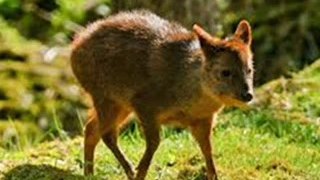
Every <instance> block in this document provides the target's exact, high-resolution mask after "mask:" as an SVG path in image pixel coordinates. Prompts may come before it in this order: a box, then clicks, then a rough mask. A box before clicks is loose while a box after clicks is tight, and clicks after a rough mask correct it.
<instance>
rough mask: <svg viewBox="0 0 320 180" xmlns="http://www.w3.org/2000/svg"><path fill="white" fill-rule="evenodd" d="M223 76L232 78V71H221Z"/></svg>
mask: <svg viewBox="0 0 320 180" xmlns="http://www.w3.org/2000/svg"><path fill="white" fill-rule="evenodd" d="M221 76H222V77H225V78H227V77H230V76H231V71H229V70H223V71H221Z"/></svg>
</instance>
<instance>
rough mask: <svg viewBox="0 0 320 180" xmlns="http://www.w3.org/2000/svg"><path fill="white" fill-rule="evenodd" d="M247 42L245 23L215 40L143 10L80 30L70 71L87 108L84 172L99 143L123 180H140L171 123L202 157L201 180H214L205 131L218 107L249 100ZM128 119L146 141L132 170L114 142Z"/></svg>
mask: <svg viewBox="0 0 320 180" xmlns="http://www.w3.org/2000/svg"><path fill="white" fill-rule="evenodd" d="M251 41H252V37H251V28H250V25H249V23H248V22H247V21H245V20H243V21H241V22H240V23H239V25H238V27H237V29H236V31H235V33H234V35H233V36H232V37H231V38H228V39H220V38H217V37H214V36H211V35H210V34H209V33H207V32H206V31H205V30H203V29H202V28H201V27H200V26H198V25H194V26H193V30H192V31H188V30H187V29H185V28H184V27H182V26H181V25H179V24H177V23H174V22H169V21H167V20H164V19H162V18H160V17H159V16H157V15H155V14H153V13H151V12H149V11H145V10H137V11H130V12H120V13H118V14H116V15H112V16H110V17H108V18H106V19H103V20H99V21H96V22H94V23H92V24H91V25H89V26H88V27H87V28H86V29H85V30H83V31H82V32H79V33H78V34H77V35H76V37H75V39H74V41H73V44H72V54H71V66H72V70H73V72H74V75H75V76H76V78H77V80H78V81H79V83H80V85H81V86H82V87H83V88H84V90H85V91H86V92H87V93H88V94H89V95H90V97H91V99H92V102H93V108H92V109H91V112H92V113H91V116H90V118H89V120H88V122H87V124H86V127H85V137H84V148H85V150H84V160H85V168H84V174H85V175H89V174H93V161H94V151H95V147H96V145H97V143H98V141H99V140H100V139H102V140H103V142H104V143H105V144H106V146H107V147H108V148H109V149H110V150H111V151H112V153H113V154H114V156H115V157H116V158H117V160H118V161H119V163H120V164H121V166H122V167H123V168H124V171H125V173H126V175H127V177H128V179H135V180H143V179H145V177H146V175H147V171H148V168H149V165H150V164H151V161H152V157H153V155H154V153H155V151H156V149H157V147H158V146H159V143H160V134H159V132H160V126H161V125H163V124H175V125H178V126H180V127H183V128H188V129H190V131H191V133H192V135H193V137H194V138H195V140H196V141H197V142H198V144H199V146H200V149H201V151H202V154H203V156H204V159H205V162H206V167H207V171H206V173H207V174H206V175H207V179H209V180H213V179H218V176H217V172H216V168H215V165H214V161H213V158H212V149H211V142H210V138H211V132H212V127H213V123H214V119H215V118H216V116H217V114H218V113H219V112H220V111H221V110H222V109H223V107H225V106H240V105H242V104H245V103H247V102H249V101H251V99H252V98H253V65H252V53H251V48H250V47H251ZM131 113H134V114H135V115H136V116H137V117H138V119H139V123H140V124H141V126H142V129H143V132H144V134H145V140H146V149H145V152H144V154H143V157H142V159H141V161H140V162H139V164H138V166H137V168H136V169H134V168H133V166H132V165H131V163H130V162H129V160H128V159H127V158H126V156H125V155H124V154H123V153H122V151H121V149H120V148H119V146H118V143H117V139H118V136H119V133H120V130H121V128H122V127H124V126H125V125H126V124H127V123H128V122H129V121H130V119H131V118H128V116H129V115H130V114H131Z"/></svg>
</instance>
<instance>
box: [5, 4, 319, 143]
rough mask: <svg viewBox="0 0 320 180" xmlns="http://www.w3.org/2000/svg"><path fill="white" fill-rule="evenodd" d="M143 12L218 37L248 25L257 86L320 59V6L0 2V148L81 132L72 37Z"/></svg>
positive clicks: (82, 115) (81, 102) (79, 92)
mask: <svg viewBox="0 0 320 180" xmlns="http://www.w3.org/2000/svg"><path fill="white" fill-rule="evenodd" d="M139 8H144V9H149V10H151V11H153V12H155V13H157V14H158V15H160V16H162V17H164V18H167V19H169V20H174V21H177V22H179V23H181V24H182V25H184V26H185V27H187V28H188V29H191V27H192V25H193V24H194V23H197V24H200V25H202V26H203V27H204V28H205V29H206V30H207V31H208V32H210V33H211V34H213V35H216V36H219V37H226V36H228V35H231V34H232V33H233V31H234V30H235V28H236V26H237V24H238V22H239V21H240V20H242V19H247V20H248V21H249V22H250V24H251V26H252V28H253V52H254V59H255V60H254V63H255V68H256V72H255V73H256V74H255V85H256V86H257V87H259V86H261V85H263V84H265V83H267V82H269V81H271V80H273V79H275V78H279V77H284V78H291V76H292V73H294V72H297V71H299V70H301V69H303V68H304V67H306V66H308V65H310V64H311V63H313V62H314V61H315V60H316V59H317V58H318V57H319V56H320V52H319V50H320V48H319V47H320V11H319V9H320V1H319V0H305V1H301V0H277V1H276V0H268V1H267V0H241V1H236V0H179V1H173V0H161V1H159V0H130V1H125V0H73V1H70V0H0V145H1V146H2V147H9V148H10V147H14V146H15V145H14V144H15V142H19V143H20V144H26V143H29V142H30V139H32V141H35V142H40V141H44V140H47V139H52V138H54V137H56V136H75V135H78V134H81V133H82V128H83V123H84V122H85V118H86V113H85V109H86V104H87V103H86V102H85V99H84V98H81V97H83V92H82V90H81V89H80V88H79V87H78V86H77V83H76V81H75V79H74V77H73V76H72V73H71V70H70V66H69V59H68V53H69V51H68V46H69V44H70V42H71V41H72V37H73V35H74V33H75V32H76V31H78V30H79V29H81V27H83V26H85V25H86V24H88V23H90V22H93V21H95V20H96V19H100V18H104V17H107V16H109V15H110V14H113V13H117V12H119V11H122V10H130V9H139ZM318 113H319V112H318ZM318 115H319V114H318ZM316 116H317V115H316ZM19 134H20V135H19ZM21 134H24V135H23V136H21ZM21 137H26V139H28V140H25V141H24V140H23V139H22V138H21Z"/></svg>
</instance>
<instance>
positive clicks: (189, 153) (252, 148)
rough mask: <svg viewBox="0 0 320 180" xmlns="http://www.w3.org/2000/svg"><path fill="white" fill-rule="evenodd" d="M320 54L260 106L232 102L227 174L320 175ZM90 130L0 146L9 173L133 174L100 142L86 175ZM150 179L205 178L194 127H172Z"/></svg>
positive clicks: (134, 152)
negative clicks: (237, 106) (191, 130)
mask: <svg viewBox="0 0 320 180" xmlns="http://www.w3.org/2000/svg"><path fill="white" fill-rule="evenodd" d="M319 80H320V61H317V62H316V63H315V64H313V65H312V66H310V67H309V68H307V69H305V70H304V71H302V72H300V73H298V74H294V75H293V77H292V78H289V79H285V78H280V79H278V80H275V81H273V82H270V83H269V84H266V85H265V86H263V87H261V88H259V89H258V91H257V102H256V104H255V106H254V108H252V109H249V110H246V111H240V110H234V109H229V110H227V111H226V112H224V113H222V114H221V115H220V117H219V120H218V121H219V123H218V125H217V127H216V128H215V130H214V136H213V138H212V142H213V144H214V159H215V162H216V165H217V169H218V173H219V177H220V179H230V180H233V179H310V180H313V179H320V127H319V118H320V117H319V116H320V106H319V104H320V103H319V102H320V93H319V86H320V83H319V82H320V81H319ZM138 129H139V128H138V127H137V126H133V127H132V128H131V129H130V131H126V132H125V133H124V134H123V135H122V136H121V138H120V145H121V147H122V148H123V150H124V152H125V153H126V154H127V156H128V157H129V158H130V159H131V160H132V161H133V163H134V164H137V163H138V161H139V159H140V157H141V156H142V154H143V151H144V145H145V142H144V140H143V136H142V135H141V134H140V132H139V130H138ZM82 141H83V138H82V137H81V136H79V137H77V138H74V139H69V138H64V139H62V140H61V139H60V140H58V139H57V140H55V141H51V142H47V143H42V144H38V145H37V146H36V147H33V148H22V149H20V150H14V151H13V150H11V151H8V150H5V149H0V178H4V179H25V180H26V179H30V180H31V179H32V180H33V179H111V180H113V179H115V180H118V179H119V180H122V179H125V174H124V172H123V170H122V168H121V167H120V165H119V163H118V162H117V161H116V160H115V158H114V157H113V155H112V154H111V152H110V151H109V150H108V149H107V148H106V147H105V146H104V145H103V143H102V142H100V143H99V145H98V148H97V150H96V163H95V172H96V174H95V176H93V177H87V178H85V177H84V176H82V171H83V169H82V166H83V158H82V156H83V143H82ZM147 179H150V180H153V179H159V180H160V179H161V180H170V179H172V180H176V179H180V180H194V179H196V180H200V179H205V164H204V161H203V159H202V155H201V153H200V150H199V148H198V146H197V144H196V142H195V141H194V140H193V138H192V136H191V135H190V133H189V132H188V131H184V130H183V131H177V130H172V129H168V128H164V130H163V131H162V142H161V145H160V147H159V149H158V150H157V152H156V154H155V157H154V160H153V163H152V166H151V168H150V171H149V173H148V177H147Z"/></svg>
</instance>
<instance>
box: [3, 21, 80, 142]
mask: <svg viewBox="0 0 320 180" xmlns="http://www.w3.org/2000/svg"><path fill="white" fill-rule="evenodd" d="M0 28H1V31H0V57H1V58H0V79H1V83H0V120H1V121H6V120H8V119H12V120H13V121H15V122H16V121H19V122H20V121H21V122H22V121H23V122H26V127H28V126H29V125H28V124H33V126H36V127H37V128H38V129H41V130H47V131H48V133H47V134H46V137H41V138H40V139H41V140H44V139H47V138H53V137H50V136H57V135H58V136H60V134H61V129H64V130H67V131H68V133H70V135H74V134H79V132H81V131H82V127H81V126H80V125H81V120H80V119H79V116H80V117H81V116H82V111H80V109H83V108H84V103H83V102H82V101H81V100H83V99H80V98H79V97H80V93H81V92H80V90H79V89H78V87H77V86H76V85H75V84H74V79H73V77H72V74H71V71H70V69H68V70H65V67H67V66H68V61H66V60H65V59H66V57H63V56H62V55H56V54H57V53H59V52H60V51H59V48H51V49H48V48H47V47H45V46H44V45H42V44H41V43H39V42H37V41H28V40H26V39H25V38H23V37H22V36H21V35H20V34H19V33H18V32H17V31H16V30H15V29H14V28H12V27H10V26H9V25H8V24H7V23H5V22H4V21H3V20H2V19H0ZM64 51H66V50H64ZM55 121H58V122H61V123H62V125H61V126H62V127H63V128H60V129H59V128H58V126H57V124H56V123H55ZM19 122H17V123H19ZM27 122H28V123H27ZM5 125H7V128H8V129H12V127H11V126H10V123H4V124H2V130H1V132H5V131H6V130H5V128H4V126H5ZM33 129H34V128H30V132H31V133H32V132H33ZM17 131H18V132H19V130H17ZM27 131H28V129H26V130H24V131H21V132H22V134H23V133H26V134H28V132H27ZM0 134H2V133H0ZM2 135H3V134H2ZM2 135H0V136H1V137H0V138H2ZM16 143H18V142H16ZM5 144H7V143H6V140H3V143H0V145H3V146H6V145H5ZM22 144H25V143H22Z"/></svg>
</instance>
